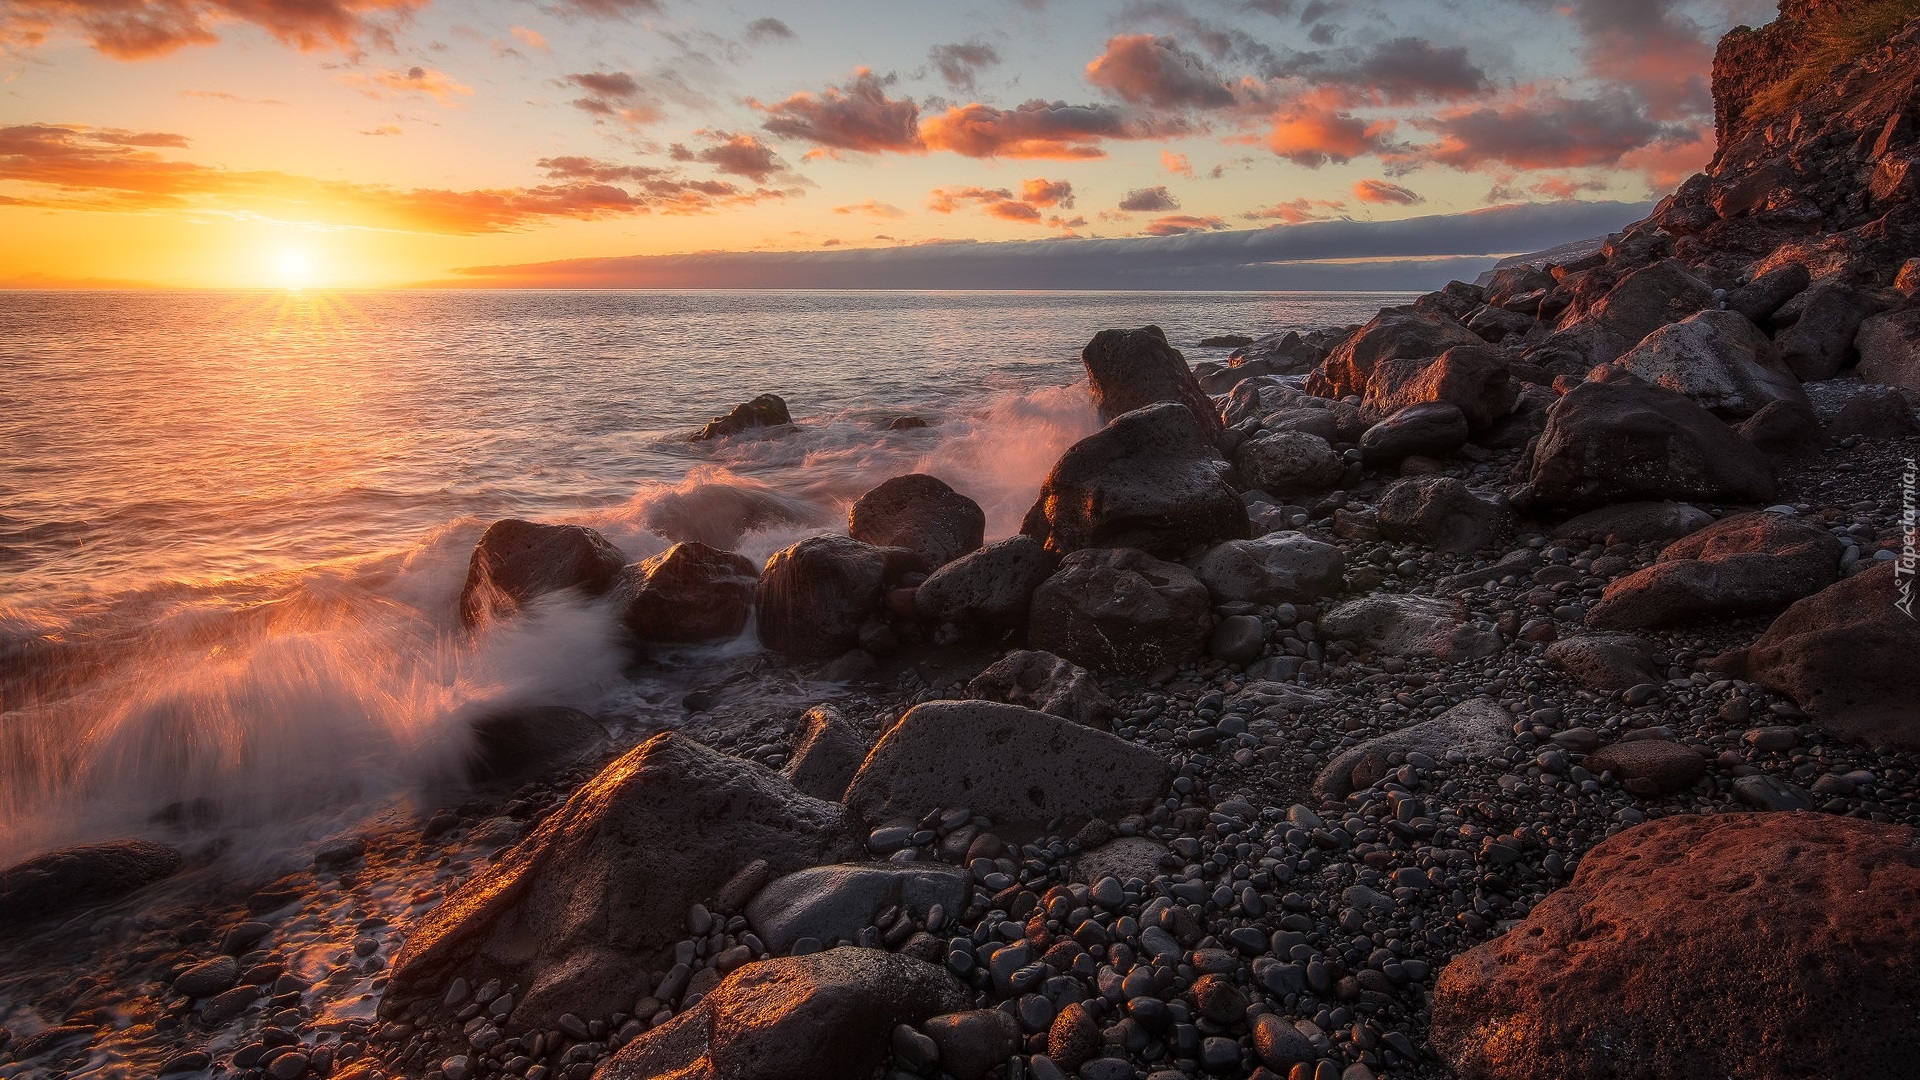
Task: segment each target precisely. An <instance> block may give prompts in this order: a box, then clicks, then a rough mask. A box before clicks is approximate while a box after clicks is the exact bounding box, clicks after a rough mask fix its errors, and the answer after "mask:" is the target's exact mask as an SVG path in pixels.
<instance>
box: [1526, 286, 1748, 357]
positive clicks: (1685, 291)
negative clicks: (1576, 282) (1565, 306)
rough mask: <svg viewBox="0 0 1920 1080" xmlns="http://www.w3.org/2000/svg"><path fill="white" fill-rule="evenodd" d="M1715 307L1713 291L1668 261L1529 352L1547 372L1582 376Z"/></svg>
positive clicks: (1609, 294) (1576, 317)
mask: <svg viewBox="0 0 1920 1080" xmlns="http://www.w3.org/2000/svg"><path fill="white" fill-rule="evenodd" d="M1712 303H1713V289H1712V287H1711V286H1709V285H1707V283H1706V282H1703V281H1701V280H1700V279H1699V278H1697V277H1694V276H1693V274H1692V273H1691V272H1690V271H1688V269H1687V268H1686V267H1684V266H1682V265H1680V264H1679V263H1677V262H1674V261H1672V260H1667V261H1665V262H1659V263H1654V264H1653V265H1652V266H1645V267H1642V268H1640V269H1638V270H1635V271H1633V272H1632V273H1630V274H1628V275H1627V276H1626V277H1624V278H1621V279H1620V281H1619V282H1618V283H1617V284H1615V285H1614V286H1613V288H1612V289H1610V290H1608V291H1607V292H1606V293H1605V294H1604V295H1602V296H1601V297H1600V298H1599V299H1597V300H1595V301H1594V302H1593V303H1592V304H1591V305H1590V306H1588V307H1586V308H1585V309H1584V310H1578V311H1576V312H1574V313H1572V314H1571V315H1570V317H1569V318H1567V319H1566V320H1565V321H1564V322H1562V324H1561V326H1560V329H1559V330H1557V331H1555V333H1554V335H1553V336H1552V337H1551V338H1548V339H1547V340H1546V341H1545V342H1544V343H1542V344H1541V345H1540V346H1538V347H1536V348H1535V349H1533V350H1532V351H1531V352H1529V354H1528V355H1529V356H1530V357H1531V358H1533V359H1534V361H1535V362H1536V363H1540V364H1541V366H1543V367H1546V368H1548V369H1549V370H1552V371H1556V372H1559V373H1561V374H1567V375H1579V374H1581V373H1584V372H1585V371H1586V370H1587V369H1589V368H1592V367H1594V366H1596V365H1599V364H1610V363H1612V362H1613V361H1615V360H1617V359H1619V358H1620V356H1621V355H1622V354H1624V353H1626V352H1627V351H1628V350H1629V349H1632V348H1633V347H1634V346H1635V345H1638V344H1640V342H1641V341H1642V340H1644V339H1645V338H1646V336H1647V335H1648V334H1651V333H1653V332H1654V331H1655V330H1658V329H1660V328H1661V327H1663V326H1665V325H1667V324H1668V323H1672V322H1679V321H1680V320H1681V319H1684V318H1686V317H1687V316H1689V315H1691V314H1693V313H1694V312H1696V311H1700V310H1702V309H1704V308H1706V307H1708V306H1709V305H1711V304H1712Z"/></svg>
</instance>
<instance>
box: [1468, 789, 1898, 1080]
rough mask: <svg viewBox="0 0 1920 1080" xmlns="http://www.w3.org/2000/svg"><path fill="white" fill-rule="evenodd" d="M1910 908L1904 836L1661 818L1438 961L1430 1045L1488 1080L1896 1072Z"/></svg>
mask: <svg viewBox="0 0 1920 1080" xmlns="http://www.w3.org/2000/svg"><path fill="white" fill-rule="evenodd" d="M1703 898H1704V899H1703ZM1915 911H1920V842H1917V841H1916V837H1915V833H1914V831H1913V830H1911V829H1907V828H1902V827H1898V826H1892V825H1877V824H1872V823H1869V822H1864V821H1858V820H1853V819H1848V818H1841V817H1835V816H1830V815H1821V814H1705V815H1689V814H1681V815H1675V816H1672V817H1665V818H1661V819H1659V820H1656V821H1653V822H1650V823H1648V824H1645V825H1640V826H1637V827H1635V828H1630V829H1627V830H1625V831H1623V832H1621V833H1618V834H1616V835H1614V836H1612V837H1610V838H1608V839H1607V840H1605V841H1603V842H1602V843H1601V844H1599V845H1598V846H1597V847H1595V848H1593V849H1592V850H1591V851H1589V852H1588V853H1587V854H1586V855H1585V856H1584V857H1583V858H1582V859H1581V861H1580V866H1579V869H1578V870H1577V871H1575V873H1574V876H1573V881H1572V883H1571V884H1570V885H1568V886H1567V887H1565V888H1562V889H1559V890H1557V891H1555V892H1552V893H1549V894H1548V895H1547V896H1546V898H1545V899H1544V900H1542V901H1540V902H1539V903H1538V904H1536V905H1535V906H1534V907H1533V910H1532V911H1531V912H1530V913H1529V914H1528V916H1527V918H1526V919H1525V920H1524V921H1523V922H1522V923H1521V924H1520V925H1519V926H1518V927H1517V928H1515V929H1514V930H1512V931H1510V932H1508V933H1506V934H1503V935H1501V936H1500V937H1497V938H1495V939H1494V940H1492V941H1490V942H1488V943H1486V944H1484V945H1480V946H1478V947H1476V948H1474V949H1471V950H1469V951H1468V952H1466V953H1463V954H1461V955H1460V956H1457V957H1455V958H1454V959H1453V961H1452V962H1450V963H1449V964H1448V965H1447V966H1446V968H1445V969H1444V970H1443V971H1442V972H1441V974H1440V979H1439V984H1438V987H1437V990H1436V992H1435V995H1434V1005H1433V1021H1432V1028H1431V1031H1432V1043H1433V1046H1434V1048H1435V1050H1436V1051H1437V1052H1438V1053H1439V1054H1440V1055H1441V1056H1442V1057H1443V1058H1444V1059H1445V1060H1446V1061H1447V1062H1448V1063H1449V1064H1450V1065H1451V1066H1452V1067H1453V1069H1454V1070H1455V1071H1456V1072H1458V1073H1459V1074H1460V1075H1463V1076H1477V1077H1486V1078H1489V1080H1509V1078H1511V1080H1520V1078H1523V1077H1524V1078H1529V1080H1530V1078H1534V1077H1541V1076H1581V1077H1619V1078H1622V1080H1624V1078H1627V1077H1634V1078H1639V1080H1682V1078H1687V1080H1691V1078H1695V1077H1707V1076H1716V1077H1717V1076H1738V1077H1743V1078H1750V1080H1786V1078H1789V1077H1794V1078H1798V1077H1807V1076H1836V1077H1838V1076H1845V1077H1859V1078H1863V1080H1864V1078H1869V1077H1872V1078H1885V1080H1891V1078H1893V1077H1899V1076H1907V1075H1910V1074H1911V1072H1912V1056H1913V1050H1912V1047H1913V1044H1914V1040H1915V1039H1916V1038H1917V1037H1920V1014H1916V1013H1915V1012H1914V1010H1913V1009H1912V1008H1911V1007H1910V1005H1911V1000H1912V999H1911V992H1912V987H1913V986H1914V985H1916V980H1920V951H1916V950H1915V949H1914V948H1913V922H1914V912H1915ZM1836 928H1841V929H1839V930H1838V931H1836ZM1603 1046H1604V1047H1607V1048H1608V1049H1607V1050H1606V1051H1604V1052H1603V1051H1601V1050H1600V1049H1599V1048H1600V1047H1603Z"/></svg>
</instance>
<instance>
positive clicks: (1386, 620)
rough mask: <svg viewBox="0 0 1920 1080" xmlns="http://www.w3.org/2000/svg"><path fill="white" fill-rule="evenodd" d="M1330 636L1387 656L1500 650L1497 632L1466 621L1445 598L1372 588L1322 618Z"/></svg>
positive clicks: (1472, 655) (1478, 654)
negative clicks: (1366, 593) (1378, 591)
mask: <svg viewBox="0 0 1920 1080" xmlns="http://www.w3.org/2000/svg"><path fill="white" fill-rule="evenodd" d="M1320 629H1321V630H1322V631H1324V632H1325V633H1327V634H1329V635H1332V636H1333V637H1338V638H1346V639H1348V640H1350V641H1357V642H1361V643H1362V644H1364V645H1367V646H1369V647H1371V648H1374V649H1377V650H1379V651H1380V652H1382V653H1384V654H1386V655H1388V656H1404V657H1415V656H1431V657H1435V658H1437V659H1440V660H1472V659H1479V658H1482V657H1487V656H1492V655H1494V654H1495V653H1497V652H1499V651H1500V648H1501V645H1500V635H1499V632H1498V631H1496V630H1494V629H1493V628H1491V627H1484V628H1483V627H1479V626H1475V625H1473V624H1471V623H1468V622H1466V621H1465V620H1464V619H1463V618H1461V616H1460V615H1459V614H1458V613H1456V612H1455V610H1454V606H1453V605H1452V604H1450V603H1448V602H1447V601H1445V600H1436V599H1433V598H1431V597H1425V596H1397V595H1390V594H1386V593H1375V594H1373V595H1371V596H1363V597H1360V598H1359V599H1357V600H1349V601H1347V602H1346V603H1345V604H1342V605H1340V606H1339V607H1338V608H1335V609H1334V610H1333V611H1331V612H1329V613H1328V614H1327V616H1326V617H1325V618H1324V619H1322V620H1321V623H1320Z"/></svg>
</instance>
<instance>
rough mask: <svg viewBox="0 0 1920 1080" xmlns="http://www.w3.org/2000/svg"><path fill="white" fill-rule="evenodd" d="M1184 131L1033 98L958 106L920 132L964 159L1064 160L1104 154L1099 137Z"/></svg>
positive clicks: (1180, 126) (1175, 124) (1166, 122)
mask: <svg viewBox="0 0 1920 1080" xmlns="http://www.w3.org/2000/svg"><path fill="white" fill-rule="evenodd" d="M1186 130H1188V128H1187V126H1186V125H1185V124H1184V123H1182V122H1180V121H1178V120H1175V119H1161V118H1154V117H1150V116H1139V115H1134V114H1130V113H1128V112H1127V111H1125V110H1122V109H1118V108H1114V107H1112V106H1109V105H1069V104H1067V103H1066V102H1064V101H1039V100H1034V101H1029V102H1026V103H1024V104H1021V105H1018V106H1015V107H1014V108H1012V109H997V108H994V107H993V106H991V105H982V104H979V103H977V102H976V103H973V104H969V105H962V106H956V107H954V108H950V109H948V110H947V111H946V112H945V113H942V114H941V115H939V116H929V117H927V118H926V120H925V121H924V122H923V123H922V124H921V125H920V136H921V138H922V139H923V140H924V141H925V143H926V145H927V146H929V147H931V148H932V149H935V150H951V151H953V152H954V153H956V154H962V155H964V156H966V157H977V158H991V157H1006V158H1050V159H1054V160H1062V161H1067V160H1075V159H1086V158H1101V157H1105V156H1107V155H1106V151H1105V150H1102V149H1101V148H1100V142H1101V141H1102V140H1106V139H1152V138H1161V137H1165V136H1168V135H1173V134H1179V133H1183V132H1185V131H1186Z"/></svg>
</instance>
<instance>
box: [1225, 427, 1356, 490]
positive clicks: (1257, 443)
mask: <svg viewBox="0 0 1920 1080" xmlns="http://www.w3.org/2000/svg"><path fill="white" fill-rule="evenodd" d="M1323 412H1324V410H1323ZM1233 460H1234V463H1235V464H1236V465H1238V466H1239V467H1240V478H1241V479H1242V480H1244V481H1246V482H1247V483H1248V484H1251V485H1253V486H1254V487H1256V488H1259V489H1260V490H1261V491H1264V492H1267V493H1268V494H1270V495H1278V496H1280V497H1282V498H1285V497H1287V496H1290V495H1305V494H1309V493H1311V492H1316V491H1326V490H1328V489H1330V488H1332V487H1333V486H1335V485H1336V484H1338V483H1340V480H1341V478H1342V477H1344V476H1345V475H1346V472H1347V467H1346V463H1345V462H1344V461H1342V460H1340V455H1339V454H1337V453H1335V452H1334V449H1333V447H1332V446H1331V445H1329V444H1328V443H1327V440H1326V439H1325V438H1324V437H1323V436H1321V435H1316V434H1309V433H1307V432H1305V431H1274V432H1270V433H1264V434H1261V435H1259V436H1256V437H1254V438H1251V439H1248V440H1247V441H1246V442H1243V443H1241V444H1240V447H1239V449H1238V450H1236V451H1235V452H1234V457H1233Z"/></svg>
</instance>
